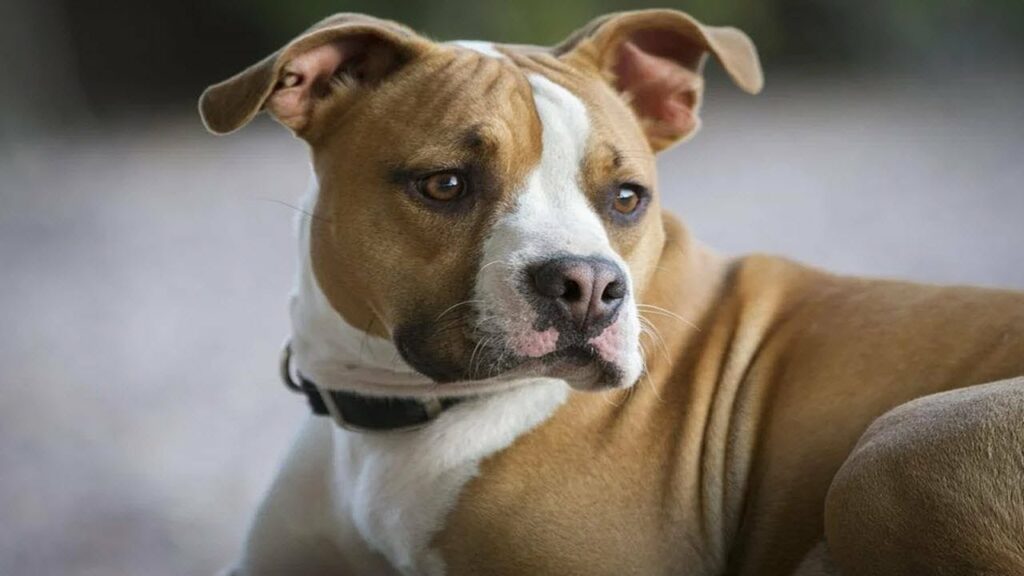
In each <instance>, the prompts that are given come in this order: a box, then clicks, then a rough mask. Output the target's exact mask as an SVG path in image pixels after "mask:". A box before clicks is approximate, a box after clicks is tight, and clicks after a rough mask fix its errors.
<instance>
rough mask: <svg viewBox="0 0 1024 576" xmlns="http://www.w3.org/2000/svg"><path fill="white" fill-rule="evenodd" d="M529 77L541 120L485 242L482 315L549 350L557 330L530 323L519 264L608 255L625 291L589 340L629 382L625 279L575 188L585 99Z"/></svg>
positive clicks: (632, 326) (633, 335)
mask: <svg viewBox="0 0 1024 576" xmlns="http://www.w3.org/2000/svg"><path fill="white" fill-rule="evenodd" d="M529 81H530V85H531V86H532V88H533V98H534V105H535V106H536V109H537V114H538V116H539V118H540V122H541V130H542V138H541V140H542V146H543V148H542V151H541V158H540V162H539V163H538V165H537V167H536V168H535V169H534V170H533V171H532V172H531V173H530V175H529V176H528V177H527V179H526V181H525V184H524V187H523V190H522V191H521V193H520V194H519V196H518V200H517V204H516V206H515V208H514V209H513V210H512V211H511V212H510V213H508V214H506V215H505V216H503V217H502V218H501V219H499V220H498V221H497V222H496V223H495V225H494V228H493V229H492V231H491V233H490V234H489V236H488V238H487V240H486V242H485V244H484V259H483V265H482V266H481V269H480V272H479V273H478V275H477V285H476V293H477V294H476V298H477V299H478V300H480V301H481V304H480V305H479V306H480V312H481V316H482V317H483V318H485V325H487V326H493V327H496V328H497V329H498V330H500V332H501V334H500V336H502V337H504V338H505V339H506V341H507V343H508V345H509V346H511V347H512V348H513V350H515V351H516V352H517V353H519V354H520V355H522V356H526V357H539V356H543V355H545V354H548V353H550V352H553V351H554V350H555V346H556V344H557V341H558V333H557V330H556V329H554V328H550V329H547V330H545V331H543V332H538V331H537V330H535V329H534V324H535V322H536V320H537V317H536V313H535V312H534V311H533V309H532V307H531V306H530V304H529V302H527V301H526V299H525V298H524V297H523V295H522V294H520V293H519V287H520V284H521V282H522V280H521V278H522V274H523V272H524V270H525V269H526V267H527V266H529V265H530V264H534V263H537V262H540V261H543V260H546V259H549V258H552V257H554V256H559V255H574V256H583V257H587V256H597V257H602V258H606V259H608V260H611V261H612V262H615V263H616V264H618V265H619V266H620V267H621V268H622V270H623V271H625V272H626V276H627V282H628V288H629V296H627V298H626V300H625V301H624V302H623V303H622V306H621V308H620V311H619V315H618V317H617V319H616V321H615V323H614V324H612V325H611V326H609V327H608V328H607V329H606V330H605V331H604V332H603V333H602V334H600V335H599V336H597V337H595V338H593V339H592V340H591V342H590V344H591V345H593V346H594V347H595V349H596V350H597V351H598V353H599V354H600V355H601V356H602V358H604V359H605V360H606V361H608V362H611V363H612V364H614V365H616V366H618V367H619V369H620V370H622V371H623V374H624V379H623V380H624V382H623V383H624V384H632V383H633V382H634V381H635V380H636V379H637V378H638V377H639V375H640V372H641V370H642V368H643V360H642V358H641V355H640V351H639V344H638V339H639V332H640V323H639V320H638V317H637V312H636V304H635V302H634V300H633V296H632V288H633V286H632V279H631V278H629V273H628V270H629V268H628V267H627V266H626V263H625V262H623V260H622V258H621V257H619V255H618V254H617V253H616V252H615V250H613V249H612V247H611V244H610V242H609V240H608V234H607V232H606V231H605V228H604V224H603V223H602V221H601V218H600V217H598V215H597V214H596V213H595V212H594V210H593V209H592V208H591V205H590V203H589V202H588V201H587V197H586V195H585V193H584V192H583V190H582V189H581V187H580V181H581V179H580V167H581V166H582V165H583V159H584V156H585V154H586V151H587V142H588V139H589V137H590V119H589V117H588V115H587V109H586V106H585V105H584V104H583V102H582V101H581V100H580V99H579V98H577V97H576V96H575V95H573V94H572V93H571V92H569V90H567V89H565V88H563V87H562V86H560V85H558V84H556V83H554V82H552V81H551V80H549V79H548V78H546V77H544V76H541V75H539V74H530V75H529ZM492 331H493V330H492Z"/></svg>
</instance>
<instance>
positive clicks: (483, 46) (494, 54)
mask: <svg viewBox="0 0 1024 576" xmlns="http://www.w3.org/2000/svg"><path fill="white" fill-rule="evenodd" d="M452 44H454V45H456V46H461V47H463V48H466V49H468V50H472V51H474V52H479V53H480V54H483V55H484V56H490V57H491V58H499V59H500V58H504V57H505V55H504V54H502V53H501V52H498V51H497V50H496V49H495V48H494V44H492V43H491V42H484V41H482V40H455V41H453V42H452Z"/></svg>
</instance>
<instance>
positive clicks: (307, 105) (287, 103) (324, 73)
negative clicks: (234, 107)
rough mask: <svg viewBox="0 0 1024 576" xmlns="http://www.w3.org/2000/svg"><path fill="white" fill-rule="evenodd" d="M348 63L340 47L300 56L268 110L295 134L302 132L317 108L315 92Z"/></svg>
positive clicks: (290, 65) (289, 65)
mask: <svg viewBox="0 0 1024 576" xmlns="http://www.w3.org/2000/svg"><path fill="white" fill-rule="evenodd" d="M344 59H345V53H344V49H343V46H342V45H341V44H340V43H329V44H325V45H323V46H318V47H317V48H313V49H312V50H310V51H308V52H305V53H303V54H300V55H299V56H296V57H295V58H293V59H292V60H291V61H289V62H288V63H287V64H285V67H284V71H283V73H282V76H281V81H280V82H279V83H278V85H277V86H276V87H275V88H274V92H273V93H272V94H271V95H270V98H269V99H268V100H267V109H268V110H270V112H271V114H273V115H274V116H276V117H277V118H278V119H279V120H280V121H281V123H283V124H284V125H286V126H288V127H289V128H291V129H292V130H300V129H302V128H303V127H304V126H305V124H306V122H307V121H308V120H309V114H310V112H311V111H312V108H313V97H314V94H313V92H314V90H316V89H317V86H318V85H319V84H321V83H322V82H324V81H325V80H326V79H328V78H330V77H331V76H332V75H334V73H335V72H336V71H337V70H338V67H340V66H341V63H342V61H343V60H344Z"/></svg>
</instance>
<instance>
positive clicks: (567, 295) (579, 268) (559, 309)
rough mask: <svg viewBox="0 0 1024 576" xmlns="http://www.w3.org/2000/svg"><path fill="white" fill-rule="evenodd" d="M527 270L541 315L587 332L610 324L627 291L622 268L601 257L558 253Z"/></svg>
mask: <svg viewBox="0 0 1024 576" xmlns="http://www.w3.org/2000/svg"><path fill="white" fill-rule="evenodd" d="M529 273H530V279H531V281H532V283H533V290H534V292H535V293H536V295H537V296H539V302H538V304H539V306H538V307H539V308H541V311H542V312H543V313H544V315H547V316H553V317H551V318H550V319H551V320H553V321H555V322H556V323H561V322H565V321H568V322H571V323H572V324H573V325H575V327H576V328H578V329H580V330H586V331H588V332H589V331H591V330H595V329H600V328H604V327H605V326H607V325H609V324H611V322H612V320H614V319H615V313H616V312H617V311H618V310H619V305H621V304H622V300H623V299H624V298H625V297H626V294H627V292H628V290H627V288H626V275H625V274H624V273H623V271H622V269H621V268H619V266H618V265H617V264H615V263H614V262H611V261H608V260H604V259H602V258H581V257H577V256H561V257H558V258H552V259H551V260H546V261H544V262H541V263H540V264H538V265H536V266H534V267H533V268H531V269H530V272H529ZM559 321H561V322H559Z"/></svg>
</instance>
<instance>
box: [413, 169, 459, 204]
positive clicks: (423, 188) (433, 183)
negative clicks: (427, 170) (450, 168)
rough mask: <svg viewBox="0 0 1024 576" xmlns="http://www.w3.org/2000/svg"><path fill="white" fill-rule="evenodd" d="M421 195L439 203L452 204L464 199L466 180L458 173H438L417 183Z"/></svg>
mask: <svg viewBox="0 0 1024 576" xmlns="http://www.w3.org/2000/svg"><path fill="white" fill-rule="evenodd" d="M416 190H417V191H419V193H420V194H422V195H424V196H426V197H427V198H430V199H431V200H436V201H438V202H451V201H452V200H457V199H458V198H460V197H462V195H463V193H465V191H466V180H465V178H463V177H462V176H461V175H460V174H459V173H457V172H438V173H437V174H431V175H430V176H427V177H426V178H421V179H420V180H419V181H418V182H416Z"/></svg>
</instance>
